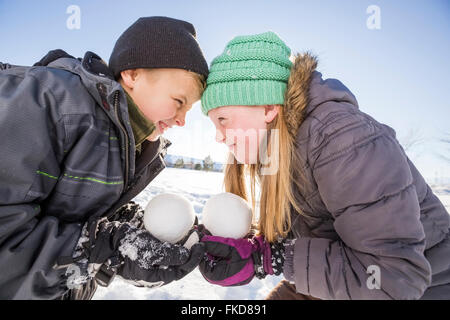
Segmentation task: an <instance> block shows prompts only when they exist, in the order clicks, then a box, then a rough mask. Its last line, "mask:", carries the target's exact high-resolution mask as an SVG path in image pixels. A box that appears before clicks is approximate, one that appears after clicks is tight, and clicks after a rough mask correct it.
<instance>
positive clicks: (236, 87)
mask: <svg viewBox="0 0 450 320" xmlns="http://www.w3.org/2000/svg"><path fill="white" fill-rule="evenodd" d="M285 91H286V83H285V82H283V81H273V80H243V81H232V82H219V83H214V84H210V85H208V86H207V87H206V90H205V92H204V93H203V95H202V99H201V104H202V111H203V113H204V114H205V115H208V112H209V111H210V110H212V109H214V108H218V107H223V106H261V105H270V104H283V103H284V94H285Z"/></svg>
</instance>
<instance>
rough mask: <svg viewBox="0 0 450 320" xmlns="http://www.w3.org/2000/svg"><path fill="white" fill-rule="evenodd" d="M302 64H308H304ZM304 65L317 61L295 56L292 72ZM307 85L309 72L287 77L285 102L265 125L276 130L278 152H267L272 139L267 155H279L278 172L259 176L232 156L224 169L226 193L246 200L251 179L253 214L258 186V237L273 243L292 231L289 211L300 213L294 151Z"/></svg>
mask: <svg viewBox="0 0 450 320" xmlns="http://www.w3.org/2000/svg"><path fill="white" fill-rule="evenodd" d="M305 61H306V62H307V64H305ZM301 65H306V66H307V67H308V68H309V69H311V70H314V69H315V67H316V66H317V61H316V58H315V57H313V56H312V55H311V54H310V53H306V54H304V55H298V56H297V57H295V62H294V66H293V70H296V69H298V68H299V67H300V66H301ZM309 82H310V73H307V72H305V73H302V75H301V76H298V75H294V76H293V75H292V72H291V76H290V77H289V80H288V86H287V90H286V94H285V97H286V98H285V102H284V105H283V106H282V107H280V109H279V112H278V115H277V116H276V118H275V119H274V120H273V121H272V122H271V123H269V124H268V127H267V129H268V135H270V132H271V131H272V130H278V135H279V143H278V147H279V149H278V150H270V149H271V145H270V141H271V139H267V141H268V148H267V150H268V152H271V153H273V152H278V154H279V161H278V170H277V172H276V174H273V175H262V174H261V170H260V169H261V166H262V164H261V163H260V162H259V159H258V163H257V164H250V165H246V164H240V163H237V161H236V159H235V158H234V155H233V154H232V153H230V154H229V159H228V161H227V165H226V166H225V168H224V174H225V177H224V186H225V190H226V191H227V192H231V193H234V194H237V195H239V196H241V197H242V198H244V199H245V200H249V196H248V193H247V188H246V180H245V179H246V177H247V176H248V177H249V179H250V198H251V204H252V208H253V212H255V207H256V206H255V203H256V198H255V197H256V195H255V193H256V185H257V183H258V184H259V186H260V190H261V196H260V212H259V221H258V224H257V228H258V232H259V234H263V235H264V237H265V238H266V240H267V241H269V242H273V241H275V240H277V238H278V237H286V236H287V234H288V232H289V231H290V229H291V211H292V210H295V211H296V212H297V213H298V214H301V215H302V214H303V212H302V210H301V208H300V205H299V204H298V200H297V199H296V197H295V190H297V192H298V190H303V189H304V186H305V183H306V177H305V174H304V172H303V168H302V167H301V164H302V163H304V161H302V159H301V155H300V153H299V152H298V150H297V144H296V134H297V130H298V127H299V126H300V124H301V123H302V122H303V120H304V111H305V108H306V106H307V105H308V101H307V99H308V96H307V95H305V94H304V93H305V92H307V87H308V85H309Z"/></svg>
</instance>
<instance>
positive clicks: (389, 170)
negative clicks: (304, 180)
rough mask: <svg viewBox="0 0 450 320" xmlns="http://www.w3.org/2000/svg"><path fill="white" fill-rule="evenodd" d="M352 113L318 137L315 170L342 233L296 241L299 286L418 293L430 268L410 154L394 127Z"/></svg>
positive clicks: (372, 294)
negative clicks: (344, 122)
mask: <svg viewBox="0 0 450 320" xmlns="http://www.w3.org/2000/svg"><path fill="white" fill-rule="evenodd" d="M351 120H355V119H351ZM351 120H350V121H348V122H347V124H346V125H345V126H343V125H342V126H340V125H339V124H338V123H332V124H330V125H328V126H327V128H323V130H320V131H321V132H322V134H320V135H319V136H317V137H316V138H315V139H313V148H312V150H311V160H310V161H311V162H310V163H312V165H311V167H312V170H313V176H314V180H315V182H316V183H317V186H318V191H319V194H320V198H321V199H322V201H323V203H324V204H325V206H326V208H327V209H328V211H329V212H330V213H331V215H332V219H333V220H334V229H335V231H336V233H337V235H338V239H337V240H330V239H324V238H298V239H297V240H296V242H295V246H294V252H293V254H294V255H293V266H294V267H293V268H294V270H293V271H294V278H295V284H296V288H297V291H298V292H300V293H303V294H309V295H312V296H314V297H318V298H321V299H418V298H420V297H421V296H422V294H423V292H424V291H425V289H426V288H427V286H428V285H429V283H430V280H431V270H430V265H429V263H428V261H427V260H426V258H425V256H424V249H425V233H424V230H423V226H422V224H421V222H420V206H419V201H418V198H417V194H416V190H415V187H414V184H413V178H412V174H411V172H410V169H409V166H408V163H407V157H406V155H405V154H404V151H403V149H402V148H401V146H400V145H399V143H398V141H397V140H396V139H395V131H393V129H391V128H389V127H388V126H385V125H382V124H379V123H377V124H375V123H374V122H375V121H369V120H368V119H365V120H356V121H353V122H352V121H351Z"/></svg>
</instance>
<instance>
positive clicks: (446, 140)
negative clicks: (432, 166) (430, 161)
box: [437, 132, 450, 163]
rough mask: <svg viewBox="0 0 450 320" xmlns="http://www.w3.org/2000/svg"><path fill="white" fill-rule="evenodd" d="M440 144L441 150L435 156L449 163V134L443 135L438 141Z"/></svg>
mask: <svg viewBox="0 0 450 320" xmlns="http://www.w3.org/2000/svg"><path fill="white" fill-rule="evenodd" d="M439 141H440V142H442V143H443V145H444V146H443V149H442V150H440V151H439V152H438V153H437V155H438V157H440V158H441V159H443V160H445V161H446V162H448V163H450V132H446V133H444V137H443V138H441V139H439Z"/></svg>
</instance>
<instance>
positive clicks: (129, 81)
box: [120, 69, 138, 89]
mask: <svg viewBox="0 0 450 320" xmlns="http://www.w3.org/2000/svg"><path fill="white" fill-rule="evenodd" d="M137 75H138V71H137V70H136V69H130V70H124V71H121V72H120V77H121V78H122V81H123V83H124V84H125V85H126V86H127V87H128V88H130V89H133V88H134V84H135V82H136V78H137Z"/></svg>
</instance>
